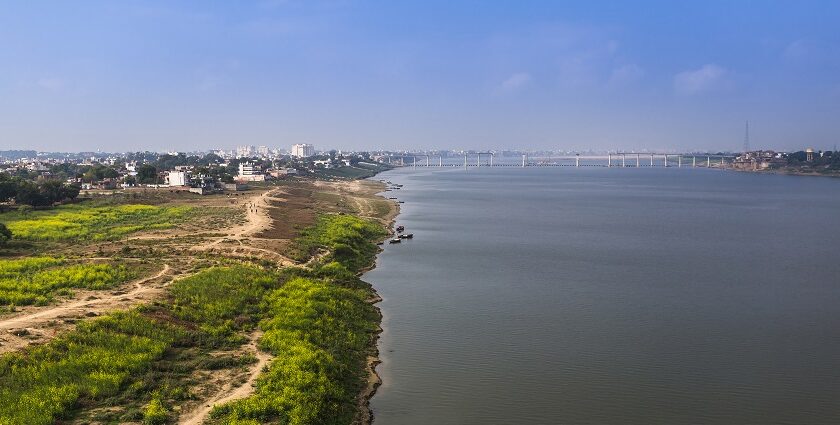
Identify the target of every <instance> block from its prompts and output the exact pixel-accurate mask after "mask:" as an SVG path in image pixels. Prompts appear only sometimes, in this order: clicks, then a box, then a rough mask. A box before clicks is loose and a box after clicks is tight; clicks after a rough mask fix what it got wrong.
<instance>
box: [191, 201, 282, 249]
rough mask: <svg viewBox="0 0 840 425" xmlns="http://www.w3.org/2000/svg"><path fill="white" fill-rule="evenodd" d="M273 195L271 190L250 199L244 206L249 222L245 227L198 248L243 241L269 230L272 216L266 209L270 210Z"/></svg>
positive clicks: (232, 230) (233, 229) (238, 227)
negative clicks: (247, 237)
mask: <svg viewBox="0 0 840 425" xmlns="http://www.w3.org/2000/svg"><path fill="white" fill-rule="evenodd" d="M273 193H274V191H273V190H269V191H266V192H263V193H262V194H260V195H257V196H253V197H251V198H250V199H248V201H247V202H246V203H245V204H244V205H243V206H244V207H245V219H246V220H247V221H248V222H247V223H246V224H244V225H241V226H237V227H234V228H232V229H231V232H232V234H231V235H229V236H225V237H221V238H217V239H216V240H213V241H210V242H208V243H205V244H202V245H198V246H197V247H196V248H197V249H207V248H212V247H214V246H216V245H219V244H220V243H222V242H224V241H225V240H241V239H242V238H244V237H246V236H248V235H252V234H255V233H258V232H261V231H263V230H265V229H268V228H269V227H270V226H271V216H269V215H268V212H267V211H265V209H267V208H268V206H269V204H268V199H269V198H271V197H272V194H273Z"/></svg>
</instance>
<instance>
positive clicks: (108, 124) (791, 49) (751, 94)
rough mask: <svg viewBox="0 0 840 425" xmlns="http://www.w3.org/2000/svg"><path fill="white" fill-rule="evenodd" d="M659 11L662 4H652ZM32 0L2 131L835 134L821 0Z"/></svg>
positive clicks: (471, 137) (214, 138)
mask: <svg viewBox="0 0 840 425" xmlns="http://www.w3.org/2000/svg"><path fill="white" fill-rule="evenodd" d="M651 10H655V11H656V13H649V12H650V11H651ZM760 12H761V13H757V11H756V6H754V5H751V4H746V3H731V2H703V3H702V4H701V3H695V4H690V5H682V4H681V5H672V4H670V3H668V2H645V3H644V4H642V5H638V4H636V5H628V4H624V3H623V2H600V3H598V4H597V5H580V4H578V5H573V4H554V3H553V2H529V3H527V4H524V5H523V4H518V3H514V2H492V3H489V2H488V3H485V2H463V3H458V4H450V3H448V2H423V3H399V4H397V3H377V2H296V1H291V0H290V1H257V2H242V3H235V4H234V3H230V4H205V3H203V2H193V1H186V2H177V3H173V2H154V1H137V2H130V3H119V4H118V3H106V2H95V1H89V2H80V3H73V4H69V3H61V2H42V3H18V4H10V5H7V6H6V8H5V11H4V13H3V14H2V15H0V58H2V61H3V63H4V66H3V67H2V68H0V96H2V98H3V99H4V101H3V102H0V141H1V142H0V143H2V148H3V149H35V150H42V151H83V150H84V151H95V150H102V151H113V152H120V151H138V150H152V151H165V150H178V151H194V150H210V149H215V148H218V147H220V146H227V147H233V146H238V145H243V144H245V145H255V146H259V145H265V146H273V147H276V146H279V147H284V148H288V146H290V145H292V144H295V143H312V144H314V145H316V146H318V147H319V148H320V147H324V148H328V147H329V148H335V149H341V150H378V149H388V150H412V149H417V150H423V149H467V150H469V149H523V150H527V149H533V150H561V151H575V150H578V151H582V150H597V151H606V150H613V151H615V150H626V151H631V150H642V149H648V150H657V151H691V150H701V151H702V150H705V151H738V150H739V149H740V148H741V146H742V145H743V138H744V123H745V122H746V121H747V120H749V122H750V143H751V145H752V147H753V149H762V148H763V149H775V150H788V151H794V150H801V149H804V148H805V147H814V148H815V149H824V150H826V149H827V150H830V149H833V146H834V145H836V143H837V139H838V138H840V123H837V122H836V119H835V118H834V117H835V116H837V115H838V113H840V77H838V75H840V72H838V71H840V58H838V57H837V55H835V54H833V52H834V51H836V50H837V48H838V47H840V35H838V34H837V32H836V31H835V29H834V25H833V24H834V22H836V21H837V18H838V17H840V6H838V5H837V4H835V3H833V2H819V1H810V2H798V3H796V4H772V5H766V4H765V5H761V10H760Z"/></svg>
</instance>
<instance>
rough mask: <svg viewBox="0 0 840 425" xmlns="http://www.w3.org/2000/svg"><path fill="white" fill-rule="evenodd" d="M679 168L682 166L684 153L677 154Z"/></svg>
mask: <svg viewBox="0 0 840 425" xmlns="http://www.w3.org/2000/svg"><path fill="white" fill-rule="evenodd" d="M677 168H682V155H677Z"/></svg>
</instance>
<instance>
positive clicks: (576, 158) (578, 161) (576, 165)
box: [575, 156, 580, 167]
mask: <svg viewBox="0 0 840 425" xmlns="http://www.w3.org/2000/svg"><path fill="white" fill-rule="evenodd" d="M575 167H580V156H576V157H575Z"/></svg>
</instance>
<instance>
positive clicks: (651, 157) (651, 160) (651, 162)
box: [650, 154, 653, 167]
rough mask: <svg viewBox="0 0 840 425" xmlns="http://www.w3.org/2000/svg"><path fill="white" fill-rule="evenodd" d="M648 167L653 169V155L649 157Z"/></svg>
mask: <svg viewBox="0 0 840 425" xmlns="http://www.w3.org/2000/svg"><path fill="white" fill-rule="evenodd" d="M650 166H651V167H653V155H652V154H651V156H650Z"/></svg>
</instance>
